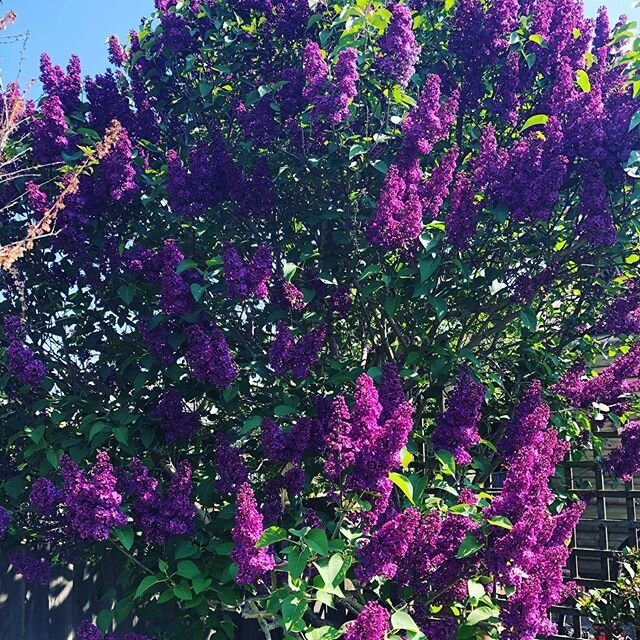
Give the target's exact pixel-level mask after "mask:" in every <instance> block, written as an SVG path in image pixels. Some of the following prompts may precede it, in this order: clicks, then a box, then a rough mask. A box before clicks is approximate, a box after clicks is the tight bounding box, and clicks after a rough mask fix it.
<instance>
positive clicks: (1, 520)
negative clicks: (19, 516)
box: [0, 507, 11, 540]
mask: <svg viewBox="0 0 640 640" xmlns="http://www.w3.org/2000/svg"><path fill="white" fill-rule="evenodd" d="M10 524H11V514H10V513H9V512H8V511H7V510H6V509H5V508H4V507H0V540H2V538H4V537H5V536H6V535H7V531H9V525H10Z"/></svg>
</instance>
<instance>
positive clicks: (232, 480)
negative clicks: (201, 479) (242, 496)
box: [214, 435, 249, 495]
mask: <svg viewBox="0 0 640 640" xmlns="http://www.w3.org/2000/svg"><path fill="white" fill-rule="evenodd" d="M214 464H215V467H216V469H217V471H218V475H219V476H220V478H219V480H218V481H217V483H216V486H217V488H218V491H220V492H221V493H226V494H229V495H233V494H235V493H236V492H237V491H238V489H239V488H240V487H241V486H242V485H243V484H244V483H245V482H247V481H248V479H249V471H248V469H247V467H246V466H245V464H244V461H243V459H242V456H241V454H240V451H239V450H238V449H235V448H234V447H232V446H231V445H230V444H229V441H228V440H227V439H226V438H225V437H224V436H223V435H220V436H218V438H217V440H216V454H215V460H214Z"/></svg>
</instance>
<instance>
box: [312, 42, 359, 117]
mask: <svg viewBox="0 0 640 640" xmlns="http://www.w3.org/2000/svg"><path fill="white" fill-rule="evenodd" d="M357 61H358V53H357V51H356V50H355V49H352V48H347V49H343V50H342V51H341V52H340V53H339V54H338V62H337V63H336V66H335V69H334V72H333V80H330V79H329V66H328V65H327V63H326V62H325V60H324V56H323V55H322V51H321V50H320V47H319V46H318V44H317V43H316V42H313V41H311V40H309V41H308V42H307V44H306V45H305V48H304V54H303V68H304V75H305V77H306V80H307V86H306V87H305V88H304V90H303V95H304V97H305V98H306V99H307V100H308V101H309V103H310V104H311V105H312V107H313V108H312V110H311V120H312V122H314V123H326V124H328V125H336V124H339V123H340V122H343V121H344V120H346V119H347V118H348V117H349V105H350V104H351V101H352V100H353V99H354V98H355V97H356V95H357V94H358V87H357V84H358V66H357Z"/></svg>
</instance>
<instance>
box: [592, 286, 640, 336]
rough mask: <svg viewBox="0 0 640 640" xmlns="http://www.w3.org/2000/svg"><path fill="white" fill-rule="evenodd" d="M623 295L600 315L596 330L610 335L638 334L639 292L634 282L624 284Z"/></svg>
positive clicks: (639, 322) (639, 314) (639, 317)
mask: <svg viewBox="0 0 640 640" xmlns="http://www.w3.org/2000/svg"><path fill="white" fill-rule="evenodd" d="M626 288H627V292H626V293H625V295H623V296H621V297H620V298H618V299H616V300H614V301H613V302H611V303H610V304H609V305H607V307H606V309H605V310H604V312H603V314H602V319H601V321H600V323H599V324H598V329H599V330H600V331H603V332H607V333H610V334H611V335H614V336H618V335H620V334H636V333H640V291H638V287H637V285H636V283H635V281H628V282H627V283H626Z"/></svg>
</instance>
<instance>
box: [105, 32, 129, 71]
mask: <svg viewBox="0 0 640 640" xmlns="http://www.w3.org/2000/svg"><path fill="white" fill-rule="evenodd" d="M126 61H127V54H126V53H125V50H124V49H123V48H122V45H121V44H120V40H118V36H111V37H110V38H109V62H110V63H111V64H113V65H115V66H116V67H122V66H123V65H124V63H125V62H126Z"/></svg>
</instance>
